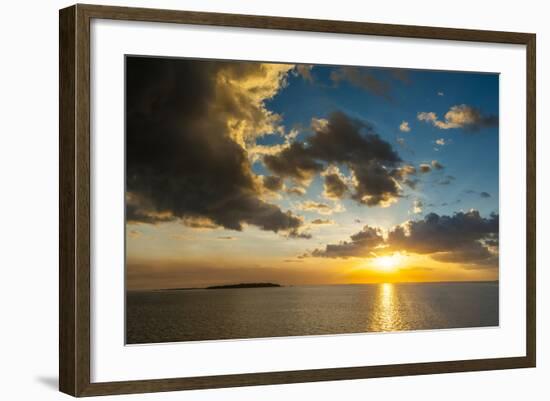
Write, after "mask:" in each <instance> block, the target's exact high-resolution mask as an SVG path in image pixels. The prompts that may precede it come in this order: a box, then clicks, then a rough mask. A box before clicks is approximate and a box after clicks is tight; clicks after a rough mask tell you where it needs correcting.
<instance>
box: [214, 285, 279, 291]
mask: <svg viewBox="0 0 550 401" xmlns="http://www.w3.org/2000/svg"><path fill="white" fill-rule="evenodd" d="M265 287H281V285H279V284H275V283H240V284H228V285H213V286H211V287H206V289H207V290H221V289H224V288H265Z"/></svg>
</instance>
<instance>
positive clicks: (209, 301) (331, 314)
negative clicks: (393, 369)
mask: <svg viewBox="0 0 550 401" xmlns="http://www.w3.org/2000/svg"><path fill="white" fill-rule="evenodd" d="M126 308H127V309H126V328H127V343H128V344H138V343H157V342H169V341H170V342H174V341H195V340H219V339H238V338H259V337H279V336H302V335H320V334H342V333H361V332H380V331H402V330H426V329H445V328H459V327H462V328H464V327H486V326H498V324H499V320H498V316H499V311H498V283H497V282H486V283H482V282H476V283H422V284H417V283H415V284H365V285H333V286H303V287H280V288H246V289H243V288H240V289H218V290H166V291H129V292H128V293H127V305H126Z"/></svg>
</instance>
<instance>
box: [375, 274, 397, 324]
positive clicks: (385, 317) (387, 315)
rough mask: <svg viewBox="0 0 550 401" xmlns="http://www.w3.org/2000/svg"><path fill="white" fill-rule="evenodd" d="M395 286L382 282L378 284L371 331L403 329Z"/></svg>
mask: <svg viewBox="0 0 550 401" xmlns="http://www.w3.org/2000/svg"><path fill="white" fill-rule="evenodd" d="M403 329H404V327H403V324H402V321H401V315H400V312H399V307H398V298H397V295H396V289H395V286H394V285H393V284H391V283H384V284H380V285H379V286H378V296H377V305H376V310H375V316H374V319H373V327H372V330H373V331H394V330H403Z"/></svg>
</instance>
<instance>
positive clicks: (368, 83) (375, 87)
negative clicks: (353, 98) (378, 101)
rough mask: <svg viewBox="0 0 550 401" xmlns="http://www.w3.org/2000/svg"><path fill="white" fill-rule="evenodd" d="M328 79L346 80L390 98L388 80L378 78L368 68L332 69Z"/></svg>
mask: <svg viewBox="0 0 550 401" xmlns="http://www.w3.org/2000/svg"><path fill="white" fill-rule="evenodd" d="M330 79H331V80H332V81H333V82H334V83H336V84H338V83H340V82H341V81H347V82H349V83H350V84H352V85H354V86H357V87H358V88H361V89H364V90H366V91H368V92H371V93H372V94H374V95H377V96H380V97H383V98H385V99H387V100H389V99H391V96H390V92H391V86H390V84H389V82H387V81H382V80H380V79H378V78H377V77H376V76H374V75H373V74H372V72H371V71H370V70H369V69H368V68H358V67H342V68H339V69H338V70H335V71H332V72H331V74H330Z"/></svg>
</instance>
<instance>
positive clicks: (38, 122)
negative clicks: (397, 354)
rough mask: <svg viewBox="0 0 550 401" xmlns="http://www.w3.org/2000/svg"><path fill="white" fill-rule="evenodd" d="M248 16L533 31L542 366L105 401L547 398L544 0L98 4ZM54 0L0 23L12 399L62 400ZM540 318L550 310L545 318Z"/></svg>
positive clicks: (2, 264)
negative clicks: (130, 400)
mask: <svg viewBox="0 0 550 401" xmlns="http://www.w3.org/2000/svg"><path fill="white" fill-rule="evenodd" d="M95 2H96V3H98V4H113V5H127V6H140V7H156V8H171V9H187V10H201V11H219V12H233V13H244V14H263V15H280V16H292V17H306V18H324V19H336V20H357V21H369V22H384V23H397V24H411V25H432V26H447V27H461V28H478V29H494V30H505V31H525V32H535V33H537V42H538V43H537V47H538V54H537V58H538V63H537V69H538V76H537V91H538V112H539V113H538V118H537V126H538V175H539V179H538V205H539V208H538V224H537V226H538V233H537V236H538V249H539V252H538V258H537V263H538V338H539V340H538V367H537V368H536V369H520V370H514V371H495V372H479V373H477V372H476V373H459V374H444V375H434V376H420V377H400V378H388V379H370V380H355V381H341V382H325V383H314V384H294V385H281V386H264V387H249V388H239V389H224V390H202V391H192V392H186V393H181V392H180V393H177V392H176V393H164V394H149V395H133V396H118V397H117V398H115V397H106V398H102V399H105V400H108V399H140V400H180V399H183V398H185V399H186V400H218V399H223V400H239V401H246V400H262V401H264V400H266V401H267V400H281V399H288V400H294V399H296V400H299V399H317V400H333V399H346V400H359V399H361V400H364V399H366V398H369V399H374V400H377V399H391V400H398V399H400V398H403V399H407V400H423V401H429V400H438V401H440V400H442V399H444V400H448V401H451V400H460V401H462V400H466V399H472V400H483V399H495V400H518V399H529V400H547V399H549V397H550V387H549V386H548V377H550V348H549V347H548V346H547V343H546V342H545V336H546V337H548V332H549V324H550V323H549V322H550V319H549V318H548V313H547V312H546V310H547V308H548V307H549V306H550V305H549V304H550V297H549V296H548V295H547V294H546V293H545V291H546V284H545V282H547V277H548V274H547V272H546V271H545V270H546V269H545V268H546V265H547V264H548V262H549V261H550V258H549V256H548V253H547V252H545V244H546V243H548V237H547V234H546V232H545V231H544V229H543V228H544V226H545V224H548V223H550V221H549V212H548V210H547V209H546V208H545V207H544V206H545V204H547V203H548V202H549V201H550V199H549V195H550V192H549V190H548V186H547V184H546V185H545V182H544V172H545V171H549V170H550V157H548V156H547V155H545V151H547V150H549V144H550V139H549V138H548V136H547V135H545V134H546V133H547V132H548V129H549V126H548V125H549V124H548V122H547V121H546V119H545V110H548V108H549V107H550V99H549V96H550V95H549V92H548V89H549V85H548V84H549V77H548V73H547V72H548V71H550V59H549V57H550V54H549V51H548V46H549V42H550V25H549V24H548V22H547V21H548V16H547V11H546V10H545V6H546V4H545V2H543V1H537V0H523V1H521V2H517V1H515V2H505V1H479V0H477V1H471V0H462V1H460V2H452V3H451V2H447V3H444V2H443V1H441V0H416V1H406V0H403V1H393V0H386V1H383V2H372V4H368V3H367V2H362V1H357V0H338V1H336V2H332V1H331V2H324V3H322V2H319V1H310V2H306V1H305V0H302V1H297V0H293V1H292V0H276V1H269V2H267V1H263V2H260V1H254V2H252V1H246V0H230V1H215V0H186V1H177V0H158V1H154V2H153V1H122V0H120V1H118V2H111V1H95ZM70 4H71V3H70V2H67V1H61V0H48V1H29V0H27V1H11V2H4V3H3V4H2V5H3V7H2V14H1V17H0V18H1V21H0V30H1V31H0V44H1V53H0V138H1V140H0V216H1V218H0V244H1V245H0V305H1V306H0V369H1V371H0V377H1V379H0V394H1V397H2V398H3V399H7V400H19V399H25V400H57V399H63V398H67V396H65V395H63V394H60V393H58V392H57V390H56V388H57V328H58V326H57V323H58V320H57V300H58V298H57V289H58V285H57V282H58V275H57V271H58V270H57V269H58V267H57V262H58V258H57V248H58V224H57V215H58V214H57V199H58V198H57V189H58V142H57V135H58V123H57V119H58V114H57V113H58V107H57V105H58V79H57V78H58V71H57V67H58V32H57V30H58V27H57V24H58V19H57V18H58V17H57V12H58V9H59V8H62V7H65V6H67V5H70ZM545 314H546V316H545Z"/></svg>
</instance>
